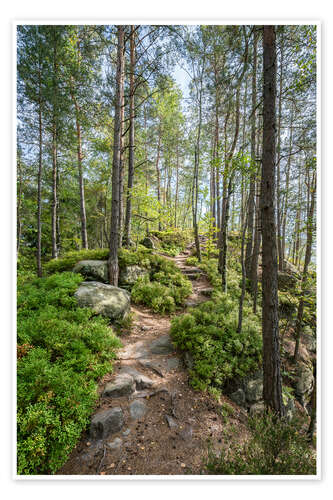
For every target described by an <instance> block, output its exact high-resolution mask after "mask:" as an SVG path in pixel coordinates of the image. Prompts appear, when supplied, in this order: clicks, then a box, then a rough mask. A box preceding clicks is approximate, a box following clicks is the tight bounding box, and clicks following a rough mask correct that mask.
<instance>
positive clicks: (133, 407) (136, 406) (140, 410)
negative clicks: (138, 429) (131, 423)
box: [129, 399, 148, 420]
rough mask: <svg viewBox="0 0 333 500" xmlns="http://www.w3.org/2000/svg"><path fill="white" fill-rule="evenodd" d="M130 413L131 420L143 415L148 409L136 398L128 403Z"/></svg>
mask: <svg viewBox="0 0 333 500" xmlns="http://www.w3.org/2000/svg"><path fill="white" fill-rule="evenodd" d="M129 408H130V414H131V417H132V419H133V420H139V419H141V418H143V417H144V416H145V414H146V413H147V411H148V408H147V406H146V404H145V403H144V402H143V401H141V400H140V399H136V400H134V401H133V403H131V404H130V407H129Z"/></svg>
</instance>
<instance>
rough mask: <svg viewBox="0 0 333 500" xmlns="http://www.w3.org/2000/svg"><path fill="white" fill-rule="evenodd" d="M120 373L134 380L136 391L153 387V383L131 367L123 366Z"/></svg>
mask: <svg viewBox="0 0 333 500" xmlns="http://www.w3.org/2000/svg"><path fill="white" fill-rule="evenodd" d="M120 373H127V374H129V375H130V376H132V377H133V379H134V380H135V384H136V388H137V389H138V390H142V389H149V388H150V387H152V386H153V385H154V381H153V380H151V379H150V378H149V377H146V375H144V374H143V373H140V372H138V371H137V370H136V369H135V368H132V367H131V366H123V367H122V368H121V370H120Z"/></svg>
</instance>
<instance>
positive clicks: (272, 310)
mask: <svg viewBox="0 0 333 500" xmlns="http://www.w3.org/2000/svg"><path fill="white" fill-rule="evenodd" d="M263 53H264V91H263V94H264V109H263V120H264V121H263V153H262V178H261V226H262V268H263V269H262V294H263V301H262V305H263V308H262V334H263V372H264V388H263V397H264V402H265V405H266V406H267V407H270V408H271V409H273V410H274V411H275V412H276V413H277V414H279V415H280V416H282V415H283V414H284V408H283V403H282V386H281V373H280V346H279V318H278V284H277V249H276V226H275V210H274V196H275V126H276V123H275V119H276V117H275V98H276V46H275V28H274V26H269V25H265V26H264V34H263Z"/></svg>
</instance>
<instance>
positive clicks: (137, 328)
mask: <svg viewBox="0 0 333 500" xmlns="http://www.w3.org/2000/svg"><path fill="white" fill-rule="evenodd" d="M189 253H190V252H189V251H185V252H184V253H183V254H180V255H178V256H177V257H174V258H172V260H173V261H174V262H175V263H176V265H177V266H178V267H179V268H180V269H181V271H182V272H183V273H184V274H186V275H187V276H189V277H190V278H191V279H192V280H193V281H192V283H193V293H192V295H191V296H190V297H189V298H188V300H187V304H188V305H187V307H188V306H195V304H198V303H201V302H203V301H205V300H208V299H207V295H209V290H211V287H210V285H209V282H208V280H207V278H206V276H205V275H204V274H203V273H202V271H201V270H200V269H199V268H196V267H188V266H186V264H185V261H186V258H187V257H188V255H189ZM185 309H186V307H185ZM185 309H184V310H185ZM132 311H133V313H134V314H135V320H134V324H133V326H132V329H131V333H130V335H127V336H125V337H123V338H122V341H123V348H122V349H121V350H120V351H119V352H118V359H117V361H116V362H115V365H114V372H113V373H112V374H111V375H110V374H109V375H106V376H105V377H104V378H103V380H102V381H101V383H100V389H99V391H100V394H101V398H100V400H99V403H98V407H97V408H96V412H95V416H96V415H97V416H98V415H100V414H101V412H103V411H105V410H108V409H109V410H110V409H111V408H115V407H118V408H121V410H122V413H123V421H124V423H123V425H122V428H121V430H119V431H118V432H116V433H113V434H112V435H109V436H107V437H106V438H105V439H96V440H92V439H91V436H89V433H88V432H86V433H85V434H84V435H83V437H82V439H81V440H80V442H79V443H78V445H77V446H76V448H75V449H74V450H73V452H72V453H71V455H70V457H69V459H68V461H67V462H66V464H65V465H64V466H63V467H62V468H61V469H60V470H59V471H58V474H66V475H71V474H73V475H78V474H80V475H181V474H182V475H183V474H191V475H193V474H200V473H201V471H202V464H203V461H204V460H205V458H206V457H207V449H208V442H210V443H211V446H212V448H213V449H215V450H217V449H218V447H220V446H221V442H222V440H223V432H222V429H223V418H222V415H221V410H220V407H221V405H220V404H219V403H218V402H217V400H216V399H214V397H213V396H212V395H210V394H209V393H203V392H199V391H194V390H193V389H192V388H191V387H190V386H189V384H188V372H187V369H186V368H185V366H184V364H183V361H182V359H181V357H180V356H179V355H178V354H177V352H176V351H175V348H174V347H173V345H172V343H171V340H170V337H169V330H170V322H171V318H170V317H168V316H161V315H158V314H154V313H152V312H151V311H150V310H149V309H147V308H143V307H137V306H132ZM181 312H183V311H181ZM124 374H125V381H126V380H128V379H126V377H128V376H129V375H130V376H132V377H134V379H135V384H136V389H135V391H134V392H131V393H130V394H127V395H122V396H119V395H118V396H117V395H116V394H114V395H113V396H112V397H107V396H105V395H103V391H104V389H105V386H106V385H107V384H108V383H110V382H111V383H112V382H113V383H116V384H117V381H119V380H120V382H122V381H123V380H124V378H123V377H124ZM128 374H129V375H128ZM132 380H133V379H132ZM113 387H114V386H113ZM132 390H133V389H132ZM228 403H229V404H230V405H232V406H233V407H234V409H235V414H234V418H235V419H236V420H237V424H238V430H239V432H241V428H240V427H242V425H241V424H239V420H241V421H242V420H244V418H242V415H241V413H242V410H240V409H239V407H237V406H236V405H234V404H233V403H232V402H231V401H230V400H229V399H228ZM93 418H94V417H93ZM239 425H240V427H239Z"/></svg>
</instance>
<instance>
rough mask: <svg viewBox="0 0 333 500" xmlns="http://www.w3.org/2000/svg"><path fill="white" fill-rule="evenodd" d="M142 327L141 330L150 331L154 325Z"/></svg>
mask: <svg viewBox="0 0 333 500" xmlns="http://www.w3.org/2000/svg"><path fill="white" fill-rule="evenodd" d="M140 328H141V330H142V331H143V332H148V331H149V330H151V328H152V327H151V326H146V325H142V326H141V327H140Z"/></svg>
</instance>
